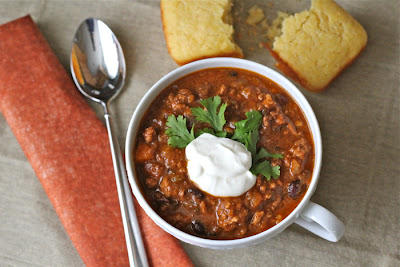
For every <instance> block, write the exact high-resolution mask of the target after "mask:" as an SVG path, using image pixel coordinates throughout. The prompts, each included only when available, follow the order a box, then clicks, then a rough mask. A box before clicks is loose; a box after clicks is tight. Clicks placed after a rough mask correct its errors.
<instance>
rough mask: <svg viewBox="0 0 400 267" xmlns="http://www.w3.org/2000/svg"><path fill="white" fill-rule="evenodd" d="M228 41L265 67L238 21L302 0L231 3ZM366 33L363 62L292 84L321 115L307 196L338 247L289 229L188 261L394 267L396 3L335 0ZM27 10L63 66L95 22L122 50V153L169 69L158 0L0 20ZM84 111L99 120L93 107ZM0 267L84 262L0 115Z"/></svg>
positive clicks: (1, 5)
mask: <svg viewBox="0 0 400 267" xmlns="http://www.w3.org/2000/svg"><path fill="white" fill-rule="evenodd" d="M234 3H235V6H234V12H233V13H234V18H235V28H236V31H237V34H238V35H237V36H240V38H238V40H237V42H238V43H239V45H240V46H241V47H242V48H243V50H244V52H245V54H246V59H249V60H253V61H256V62H259V63H261V64H264V65H266V66H268V67H271V68H274V69H275V67H274V60H273V58H272V57H271V56H270V55H269V53H268V51H267V50H266V49H265V48H264V47H261V46H259V42H260V41H266V39H265V38H266V37H265V32H263V31H262V30H260V29H259V28H252V27H249V26H247V25H246V24H245V23H244V20H245V18H246V16H247V10H248V9H249V8H250V7H251V6H253V5H254V4H258V6H260V7H261V8H262V9H263V10H264V11H265V14H266V17H267V18H268V19H269V20H270V21H271V20H272V19H273V18H274V17H275V16H276V12H277V11H278V10H283V11H288V12H298V11H301V10H305V9H308V7H309V4H310V3H309V1H308V0H280V1H271V0H266V1H262V0H249V1H238V0H236V1H235V2H234ZM338 3H339V4H340V5H341V6H342V7H344V8H345V9H346V10H347V11H348V12H349V13H350V14H351V15H353V16H354V17H355V18H356V19H357V20H358V21H359V22H360V23H361V24H362V25H363V26H364V28H365V29H366V31H367V33H368V37H369V40H368V44H367V46H366V48H365V50H364V52H363V53H362V54H361V56H360V57H359V58H358V59H357V60H356V61H355V62H354V63H353V64H352V65H351V66H350V67H349V68H348V69H346V70H345V71H344V72H343V73H342V74H341V75H340V76H339V77H338V78H337V79H336V80H335V81H334V82H333V83H332V84H331V85H330V86H329V88H328V89H327V90H326V91H324V92H322V93H311V92H308V91H306V90H304V89H303V88H302V87H300V86H299V89H300V90H301V91H302V93H304V95H305V96H306V98H307V99H308V101H309V102H310V104H311V106H312V107H313V109H314V111H315V113H316V116H317V118H318V120H319V123H320V127H321V132H322V138H323V148H324V149H323V151H324V156H323V166H322V170H321V175H320V180H319V185H318V189H317V191H316V193H315V194H314V196H313V197H312V201H314V202H316V203H319V204H321V205H323V206H325V207H326V208H328V209H329V210H330V211H332V212H333V213H334V214H336V215H337V217H338V218H340V219H341V220H342V221H343V223H344V224H345V226H346V232H345V234H344V237H343V238H342V239H341V240H340V241H339V242H338V243H331V242H328V241H326V240H323V239H321V238H319V237H317V236H315V235H313V234H311V233H309V232H307V231H306V230H304V229H302V228H300V227H299V226H296V225H292V226H290V227H289V228H288V229H286V230H285V231H284V232H283V233H281V234H280V235H278V236H276V237H274V238H273V239H270V240H268V241H266V242H264V243H262V244H260V245H257V246H252V247H248V248H244V249H235V250H228V251H219V250H210V249H205V248H199V247H195V246H192V245H188V244H183V246H184V248H185V250H186V251H187V253H188V254H189V256H190V257H191V259H192V260H193V262H194V263H195V265H196V266H265V265H270V266H274V265H279V266H400V242H399V240H400V230H399V226H400V218H399V216H400V208H399V206H400V182H399V181H400V174H399V173H400V145H399V137H400V131H399V124H400V101H399V99H400V52H399V48H400V42H399V40H400V30H399V26H400V20H399V16H400V2H399V1H397V0H385V1H375V0H348V1H345V0H340V1H339V0H338ZM28 13H29V14H31V16H32V17H33V19H34V20H35V22H36V23H37V24H38V26H39V28H40V30H41V31H42V33H43V35H44V36H45V38H46V39H47V40H48V42H49V44H50V46H51V47H52V48H53V50H54V51H55V53H56V55H57V56H58V58H59V59H60V61H61V62H62V64H63V65H64V67H65V69H66V70H69V65H68V63H69V53H70V49H71V41H72V36H73V35H74V32H75V29H76V28H77V27H78V25H79V24H80V22H81V21H83V20H84V19H86V18H87V17H96V18H99V19H102V20H103V21H105V22H106V23H107V24H108V25H109V26H110V27H111V29H112V30H113V31H114V32H115V34H116V35H117V37H118V38H119V40H120V43H121V45H122V47H123V49H124V52H125V56H126V62H127V69H128V70H127V81H126V85H125V88H124V91H123V92H122V93H121V95H120V96H119V97H118V98H117V99H116V100H115V102H113V105H112V112H113V114H114V119H115V122H116V125H117V130H118V132H119V135H118V137H119V140H120V143H121V146H123V145H124V143H125V134H126V130H127V127H128V123H129V120H130V117H131V115H132V113H133V111H134V110H135V107H136V105H137V104H138V102H139V101H140V99H141V97H142V96H143V95H144V94H145V92H146V91H147V90H148V89H149V88H150V87H151V86H152V85H153V84H154V83H155V82H156V81H157V80H158V79H160V78H161V77H162V76H163V75H165V74H167V73H168V72H170V71H171V70H174V69H176V68H177V65H176V64H175V62H174V61H173V60H172V59H171V57H170V56H169V54H168V51H167V48H166V45H165V40H164V35H163V30H162V23H161V19H160V9H159V1H157V0H135V1H134V0H114V1H112V0H109V1H106V0H99V1H90V0H85V1H81V0H70V1H62V0H52V1H50V0H37V1H28V0H15V1H12V0H10V1H5V0H0V23H1V24H2V23H5V22H8V21H11V20H14V19H16V18H19V17H22V16H24V15H26V14H28ZM90 105H91V106H92V107H93V108H94V109H95V110H96V112H97V114H98V115H99V117H100V118H101V116H102V115H101V114H102V110H101V108H100V107H99V106H97V105H96V104H94V103H90ZM0 139H1V142H0V265H1V266H83V262H82V260H81V259H80V257H79V255H78V253H77V252H76V250H75V248H74V247H73V245H72V243H71V241H70V239H69V237H68V235H67V234H66V232H65V230H64V228H63V226H62V224H61V222H60V220H59V218H58V216H57V214H56V213H55V211H54V209H53V207H52V205H51V203H50V201H49V200H48V198H47V195H46V193H45V192H44V190H43V188H42V186H41V184H40V183H39V181H38V179H37V178H36V176H35V173H34V172H33V170H32V168H31V166H30V164H29V162H28V161H27V159H26V157H25V155H24V153H23V151H22V150H21V148H20V146H19V144H18V142H17V141H16V139H15V137H14V135H13V133H12V131H11V130H10V128H9V127H8V125H7V123H6V121H5V119H4V117H3V116H2V115H0Z"/></svg>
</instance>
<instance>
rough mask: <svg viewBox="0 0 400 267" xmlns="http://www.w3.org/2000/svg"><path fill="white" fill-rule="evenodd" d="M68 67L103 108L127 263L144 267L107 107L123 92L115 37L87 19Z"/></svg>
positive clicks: (120, 55) (120, 58) (122, 66)
mask: <svg viewBox="0 0 400 267" xmlns="http://www.w3.org/2000/svg"><path fill="white" fill-rule="evenodd" d="M70 66H71V73H72V77H73V79H74V81H75V84H76V86H77V87H78V89H79V91H81V93H82V94H83V95H85V96H86V97H88V98H89V99H91V100H93V101H95V102H98V103H100V104H101V105H102V106H103V108H104V113H105V115H104V117H105V121H106V124H107V130H108V136H109V140H110V147H111V153H112V159H113V164H114V172H115V179H116V183H117V190H118V197H119V203H120V208H121V215H122V222H123V225H124V232H125V239H126V245H127V249H128V257H129V264H130V265H131V266H136V267H139V266H146V267H147V266H148V262H147V257H146V251H145V249H144V246H143V241H142V237H141V235H140V228H139V224H138V221H137V218H136V214H135V208H134V206H133V201H132V195H131V189H130V187H129V183H128V179H127V176H126V171H125V166H124V162H123V160H122V155H121V149H120V146H119V143H118V140H117V137H116V135H114V132H115V131H114V127H113V124H112V121H111V114H110V112H109V107H108V105H109V103H110V102H111V100H113V99H114V98H115V97H116V96H117V95H118V93H119V92H120V91H121V90H122V86H123V84H124V81H125V59H124V55H123V53H122V49H121V46H120V44H119V42H118V40H117V38H116V37H115V35H114V34H113V32H112V31H111V30H110V28H109V27H108V26H107V25H106V24H105V23H104V22H102V21H101V20H97V19H93V18H89V19H87V20H85V21H83V22H82V23H81V25H80V26H79V28H78V30H77V31H76V33H75V37H74V40H73V47H72V53H71V62H70Z"/></svg>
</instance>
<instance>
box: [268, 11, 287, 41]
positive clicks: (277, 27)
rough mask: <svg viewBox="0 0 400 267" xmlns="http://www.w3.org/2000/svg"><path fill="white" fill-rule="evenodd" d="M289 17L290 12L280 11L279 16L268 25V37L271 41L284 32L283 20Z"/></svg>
mask: <svg viewBox="0 0 400 267" xmlns="http://www.w3.org/2000/svg"><path fill="white" fill-rule="evenodd" d="M287 17H289V14H288V13H285V12H282V11H278V15H277V17H276V18H275V19H274V20H273V21H272V24H271V25H270V26H269V27H268V30H267V38H268V39H269V40H271V41H273V40H274V39H275V37H276V36H279V35H281V34H282V22H283V21H284V20H285V19H286V18H287Z"/></svg>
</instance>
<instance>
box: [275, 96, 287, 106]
mask: <svg viewBox="0 0 400 267" xmlns="http://www.w3.org/2000/svg"><path fill="white" fill-rule="evenodd" d="M275 98H276V102H278V103H279V104H280V105H281V106H284V105H286V104H287V103H288V102H289V99H288V98H287V97H286V96H285V95H282V94H276V95H275Z"/></svg>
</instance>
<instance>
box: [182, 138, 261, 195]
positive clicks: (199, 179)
mask: <svg viewBox="0 0 400 267" xmlns="http://www.w3.org/2000/svg"><path fill="white" fill-rule="evenodd" d="M185 152H186V158H187V160H188V164H187V170H188V173H189V179H190V180H192V181H193V182H194V183H195V184H196V185H197V186H198V187H199V188H200V189H201V190H203V191H205V192H207V193H209V194H211V195H214V196H220V197H236V196H240V195H242V194H244V193H245V192H246V191H247V190H249V189H250V188H252V187H253V186H254V184H255V183H256V177H255V176H254V175H253V174H252V173H251V172H250V171H249V169H250V167H251V164H252V161H251V160H252V159H251V153H250V152H249V151H248V150H247V149H246V147H245V146H244V145H243V144H241V143H239V142H237V141H234V140H232V139H228V138H221V137H216V136H214V135H211V134H208V133H204V134H202V135H200V136H199V137H197V138H196V139H194V140H193V141H192V142H190V143H189V145H187V146H186V150H185Z"/></svg>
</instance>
